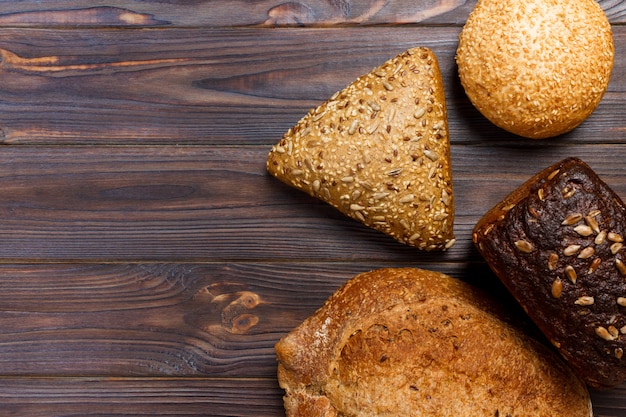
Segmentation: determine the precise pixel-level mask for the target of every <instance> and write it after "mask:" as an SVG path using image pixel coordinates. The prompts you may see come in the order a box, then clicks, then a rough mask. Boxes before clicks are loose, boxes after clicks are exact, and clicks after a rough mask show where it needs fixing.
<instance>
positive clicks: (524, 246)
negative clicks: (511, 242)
mask: <svg viewBox="0 0 626 417" xmlns="http://www.w3.org/2000/svg"><path fill="white" fill-rule="evenodd" d="M515 247H516V248H517V249H518V250H519V251H520V252H523V253H530V252H532V251H533V249H534V248H533V245H532V244H531V243H530V242H528V241H526V240H518V241H516V242H515Z"/></svg>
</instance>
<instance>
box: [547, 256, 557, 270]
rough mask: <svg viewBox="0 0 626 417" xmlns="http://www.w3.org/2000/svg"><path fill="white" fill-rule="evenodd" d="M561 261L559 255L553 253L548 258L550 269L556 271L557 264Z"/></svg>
mask: <svg viewBox="0 0 626 417" xmlns="http://www.w3.org/2000/svg"><path fill="white" fill-rule="evenodd" d="M558 261H559V255H557V254H556V253H554V252H552V253H551V254H550V256H549V257H548V269H549V270H550V271H554V270H555V269H556V265H557V262H558Z"/></svg>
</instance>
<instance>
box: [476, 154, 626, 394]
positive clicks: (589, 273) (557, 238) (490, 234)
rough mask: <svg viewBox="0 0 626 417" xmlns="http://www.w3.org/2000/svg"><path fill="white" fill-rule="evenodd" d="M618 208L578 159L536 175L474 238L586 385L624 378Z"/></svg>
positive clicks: (625, 289)
mask: <svg viewBox="0 0 626 417" xmlns="http://www.w3.org/2000/svg"><path fill="white" fill-rule="evenodd" d="M624 236H626V218H625V211H624V204H623V202H622V200H621V199H620V198H619V196H618V195H617V194H615V192H613V191H612V190H611V188H610V187H609V186H608V185H607V184H606V183H604V182H603V181H602V180H601V179H600V178H599V177H598V175H597V174H596V173H595V172H594V171H593V170H592V169H591V168H590V167H589V166H588V165H587V164H585V163H584V162H583V161H581V160H580V159H577V158H567V159H565V160H563V161H560V162H558V163H556V164H554V165H552V166H550V167H548V168H546V169H544V170H543V171H541V172H539V173H537V174H536V175H534V176H533V177H532V178H530V179H529V180H528V181H527V182H526V183H524V184H523V185H521V186H520V187H519V188H518V189H516V190H514V191H513V192H512V193H511V194H510V195H509V196H507V197H506V198H505V199H503V200H502V201H501V202H500V203H498V204H497V205H496V206H495V207H493V208H492V209H491V210H490V211H489V212H488V213H486V214H485V215H484V216H483V218H482V219H480V221H479V222H478V223H477V224H476V226H475V228H474V232H473V240H474V243H475V244H476V246H477V248H478V250H479V251H480V253H481V254H482V255H483V257H484V258H485V259H486V261H487V263H488V264H489V265H490V266H491V268H492V269H493V271H494V272H495V273H496V274H497V275H498V277H499V278H500V279H501V280H502V282H503V283H504V284H505V286H506V287H507V288H508V289H509V290H510V292H511V293H512V294H513V296H514V297H515V298H516V299H517V300H518V301H519V303H520V304H521V306H522V307H523V308H524V309H525V310H526V311H527V313H528V314H529V316H530V317H531V318H532V319H533V320H534V322H535V323H536V324H537V326H538V327H539V328H540V330H541V331H542V332H543V333H544V334H545V335H546V337H547V338H548V339H549V340H550V341H551V342H552V344H554V346H555V347H556V348H557V349H558V350H559V351H560V352H561V354H562V355H563V356H564V357H565V359H567V361H568V362H569V363H570V364H571V365H572V367H573V368H574V369H575V371H576V372H577V373H578V374H579V375H580V376H581V377H582V378H584V380H585V381H586V382H587V383H588V384H589V385H591V386H594V387H598V388H608V387H613V386H615V385H618V384H620V383H621V382H623V381H624V380H626V357H623V356H624V351H625V350H626V334H625V333H626V327H625V326H626V314H625V313H626V266H625V263H626V249H624V246H623V240H624Z"/></svg>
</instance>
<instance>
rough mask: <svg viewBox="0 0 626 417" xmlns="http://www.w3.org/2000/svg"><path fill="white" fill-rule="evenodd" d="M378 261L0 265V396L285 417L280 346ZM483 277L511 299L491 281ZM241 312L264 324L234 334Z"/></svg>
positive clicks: (138, 411)
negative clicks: (279, 369) (293, 330)
mask: <svg viewBox="0 0 626 417" xmlns="http://www.w3.org/2000/svg"><path fill="white" fill-rule="evenodd" d="M381 266H384V265H383V264H371V263H370V264H360V265H358V264H355V263H343V264H328V263H326V264H273V265H271V264H223V265H216V264H212V265H198V264H187V265H174V264H160V265H93V264H90V265H86V264H80V265H70V264H63V265H61V264H57V265H50V264H48V265H1V266H0V289H1V290H2V293H3V299H2V302H1V303H0V325H1V326H2V329H3V332H2V334H0V376H1V378H0V402H1V403H2V404H3V410H7V411H6V412H9V413H12V414H11V415H28V416H33V417H37V416H44V415H62V414H63V415H66V414H86V413H87V412H88V411H89V414H93V413H94V412H97V413H99V414H106V415H144V414H145V415H157V414H158V415H170V414H174V415H206V413H207V412H208V413H210V415H212V416H222V415H224V416H234V415H237V416H251V415H255V416H265V415H267V416H277V415H282V402H281V396H282V391H281V390H280V389H279V388H278V385H277V381H276V378H275V372H276V362H275V359H274V355H273V349H272V346H273V343H275V341H276V340H278V338H279V337H280V336H281V335H282V334H284V332H287V331H289V330H290V329H291V328H292V327H293V326H295V325H297V324H298V323H299V322H300V321H301V320H303V319H304V318H305V317H307V316H308V315H309V314H311V313H312V312H313V311H314V310H315V309H317V308H318V307H319V306H320V305H321V303H322V302H323V301H324V300H325V299H326V297H327V296H328V295H330V294H331V293H332V292H333V291H334V290H335V289H336V288H337V287H338V286H339V285H341V284H342V283H343V282H344V281H345V280H346V279H348V278H350V277H351V276H353V275H354V274H356V273H358V272H362V271H363V270H366V269H369V268H376V267H381ZM421 266H422V267H426V268H433V267H436V266H434V265H421ZM439 268H440V270H441V271H442V272H445V273H448V274H452V275H454V276H457V274H464V273H465V274H468V271H469V269H468V268H465V269H463V268H459V267H458V266H447V267H446V266H445V265H444V266H443V268H442V266H441V265H439ZM480 269H483V272H485V271H484V268H483V267H482V266H478V269H475V270H474V271H473V272H471V273H469V275H470V276H472V277H474V280H476V277H477V276H478V275H480V273H481V272H480ZM475 283H477V282H475ZM479 284H481V286H482V287H483V288H485V289H489V290H490V291H493V292H494V294H496V295H497V296H503V297H505V298H504V299H506V297H507V295H506V294H505V293H504V292H498V290H497V288H498V285H497V283H496V281H495V278H494V277H491V278H490V279H487V280H485V281H483V282H482V283H479ZM500 291H503V290H502V288H501V287H500ZM245 297H248V298H249V299H254V300H257V302H258V303H257V304H256V305H255V306H253V307H251V306H252V305H253V304H255V303H245V302H243V303H242V300H243V298H245ZM264 305H265V306H267V308H264V307H263V306H264ZM233 314H239V315H240V316H243V315H245V314H249V315H254V316H255V317H257V318H258V322H256V323H255V324H254V325H252V326H251V327H249V328H247V329H245V332H243V333H236V332H233V328H232V327H230V326H231V324H232V323H233V321H232V320H229V317H230V318H231V319H232V318H233ZM520 314H521V312H520ZM235 321H236V320H235ZM245 321H246V320H241V321H240V323H244V322H245ZM220 322H221V323H220ZM247 322H248V323H254V321H251V320H250V319H249V318H247ZM239 329H240V330H242V328H241V327H240V328H239ZM28 375H31V376H30V377H26V376H28ZM207 375H213V376H214V377H212V378H207V377H206V376H207ZM173 376H177V377H173ZM220 376H222V377H220ZM259 376H262V378H259ZM625 389H626V385H624V386H620V387H617V388H616V389H614V390H611V391H607V392H593V402H594V406H595V410H596V416H621V415H622V414H621V413H622V412H623V404H622V401H621V398H623V395H624V390H625ZM234 404H237V406H236V407H234Z"/></svg>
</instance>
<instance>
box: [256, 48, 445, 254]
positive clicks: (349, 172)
mask: <svg viewBox="0 0 626 417" xmlns="http://www.w3.org/2000/svg"><path fill="white" fill-rule="evenodd" d="M267 169H268V171H269V172H270V173H271V174H272V175H274V176H275V177H277V178H278V179H280V180H281V181H283V182H285V183H287V184H289V185H291V186H292V187H295V188H297V189H299V190H302V191H304V192H307V193H308V194H310V195H312V196H314V197H317V198H319V199H321V200H323V201H325V202H327V203H329V204H330V205H332V206H334V207H335V208H337V209H338V210H340V211H341V212H342V213H344V214H346V215H347V216H349V217H351V218H353V219H355V220H358V221H360V222H362V223H364V224H366V225H367V226H369V227H372V228H374V229H377V230H379V231H381V232H383V233H386V234H388V235H390V236H392V237H393V238H395V239H396V240H398V241H400V242H402V243H405V244H408V245H411V246H415V247H418V248H420V249H424V250H433V249H448V248H450V247H451V246H452V245H453V244H454V242H455V241H454V235H453V223H454V198H453V193H452V173H451V166H450V144H449V139H448V120H447V115H446V104H445V97H444V91H443V83H442V80H441V74H440V71H439V66H438V63H437V59H436V57H435V55H434V53H433V52H432V51H431V50H429V49H427V48H414V49H410V50H408V51H406V52H404V53H402V54H400V55H398V56H396V57H394V58H393V59H391V60H389V61H387V62H385V63H384V64H383V65H382V66H380V67H379V68H376V69H374V70H373V71H371V72H370V73H368V74H365V75H363V76H362V77H359V78H358V79H357V80H356V81H354V82H353V83H351V84H350V85H349V86H347V87H346V88H345V89H343V90H341V91H339V92H337V93H336V94H334V95H333V96H332V97H331V98H330V99H329V100H328V101H326V102H325V103H323V104H322V105H320V106H319V107H317V108H315V109H313V110H311V111H309V113H308V114H307V115H306V116H304V117H303V118H302V119H301V120H300V121H299V122H298V123H297V124H296V125H295V126H294V127H293V128H291V129H289V131H288V132H286V133H285V135H284V136H283V138H282V139H281V140H280V141H279V142H278V143H277V144H276V145H275V146H274V147H272V149H271V151H270V154H269V156H268V160H267Z"/></svg>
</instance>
